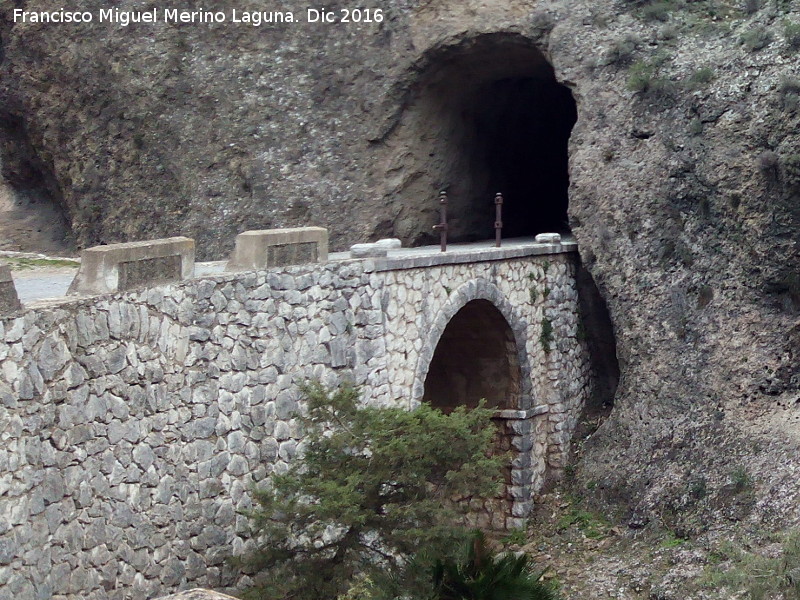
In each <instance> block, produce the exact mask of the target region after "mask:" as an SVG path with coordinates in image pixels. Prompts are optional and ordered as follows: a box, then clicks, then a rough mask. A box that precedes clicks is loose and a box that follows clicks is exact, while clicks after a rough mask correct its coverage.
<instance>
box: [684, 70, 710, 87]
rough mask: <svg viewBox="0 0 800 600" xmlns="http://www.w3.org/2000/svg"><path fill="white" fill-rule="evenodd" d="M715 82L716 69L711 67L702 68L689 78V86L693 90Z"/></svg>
mask: <svg viewBox="0 0 800 600" xmlns="http://www.w3.org/2000/svg"><path fill="white" fill-rule="evenodd" d="M713 80H714V69H712V68H711V67H701V68H699V69H697V71H695V72H694V73H692V74H691V76H690V77H689V85H690V86H691V87H693V88H698V87H701V86H703V85H705V84H707V83H711V82H712V81H713Z"/></svg>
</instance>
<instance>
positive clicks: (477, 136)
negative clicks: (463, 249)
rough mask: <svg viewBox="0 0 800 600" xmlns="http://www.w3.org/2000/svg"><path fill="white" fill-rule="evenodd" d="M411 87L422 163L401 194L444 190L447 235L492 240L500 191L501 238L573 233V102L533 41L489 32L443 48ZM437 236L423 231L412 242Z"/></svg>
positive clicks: (416, 143) (455, 238)
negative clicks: (420, 235)
mask: <svg viewBox="0 0 800 600" xmlns="http://www.w3.org/2000/svg"><path fill="white" fill-rule="evenodd" d="M414 92H415V94H416V98H417V100H416V102H415V103H414V107H413V108H412V113H414V114H415V117H414V118H415V119H416V121H415V124H414V126H413V127H412V135H414V134H415V135H416V140H409V141H408V143H409V144H410V145H412V146H413V147H414V148H415V149H414V151H413V153H414V154H415V155H416V157H417V160H418V165H420V166H421V168H420V173H419V176H418V177H415V176H410V177H408V178H407V181H409V182H411V183H410V184H409V185H408V186H407V188H406V189H405V190H403V192H404V193H408V192H410V193H413V194H421V195H422V196H425V197H431V196H432V195H433V194H434V193H435V192H434V190H438V189H444V190H446V191H447V193H448V225H449V227H448V229H449V239H451V240H452V241H454V242H468V241H475V240H483V239H488V238H492V237H494V196H495V194H496V193H497V192H500V193H502V194H503V197H504V205H503V238H511V237H528V236H533V235H535V234H537V233H544V232H558V233H562V234H568V233H569V218H568V204H569V138H570V135H571V133H572V129H573V127H574V125H575V123H576V121H577V106H576V103H575V100H574V98H573V96H572V92H571V91H570V89H569V87H567V86H566V85H564V84H562V83H559V82H558V80H557V79H556V75H555V71H554V69H553V67H552V65H551V64H550V63H549V62H548V60H547V59H546V57H545V56H544V55H543V54H542V52H541V51H540V50H539V49H538V48H536V46H535V45H534V44H533V43H532V42H531V41H530V40H528V39H527V38H525V37H524V36H520V35H517V34H508V33H503V34H491V35H485V36H481V37H479V38H477V39H473V40H469V41H465V42H464V43H462V44H460V45H458V46H454V47H448V48H446V49H442V50H441V51H440V52H439V54H438V55H435V56H432V57H431V58H430V63H429V66H428V67H427V69H425V70H424V71H423V75H422V76H421V77H420V79H419V80H418V83H417V86H416V88H415V89H414ZM434 208H435V207H434V206H433V205H431V206H430V208H429V209H428V210H430V211H431V212H434ZM432 218H433V219H435V215H432ZM398 233H399V234H400V235H401V236H402V235H403V234H404V232H403V231H399V232H398ZM434 238H435V236H434V235H433V233H432V232H427V234H426V235H425V239H416V240H414V241H415V243H423V242H424V243H432V242H433V241H434Z"/></svg>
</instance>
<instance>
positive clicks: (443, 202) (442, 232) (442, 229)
mask: <svg viewBox="0 0 800 600" xmlns="http://www.w3.org/2000/svg"><path fill="white" fill-rule="evenodd" d="M433 228H434V229H437V230H439V243H440V244H441V247H442V252H447V192H445V191H442V192H439V224H438V225H434V226H433Z"/></svg>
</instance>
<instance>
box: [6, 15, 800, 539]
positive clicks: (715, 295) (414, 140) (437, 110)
mask: <svg viewBox="0 0 800 600" xmlns="http://www.w3.org/2000/svg"><path fill="white" fill-rule="evenodd" d="M241 4H242V6H241V7H240V8H241V10H254V9H257V8H258V7H257V6H256V5H257V4H258V3H255V2H242V3H241ZM16 5H17V7H22V8H24V9H25V10H29V11H33V10H44V9H52V8H53V7H55V6H56V3H54V2H51V1H50V0H30V1H23V2H17V3H16ZM83 5H84V9H85V10H88V11H93V12H94V13H95V14H97V13H98V12H99V9H100V8H105V3H103V2H100V1H99V0H87V1H86V2H84V3H83ZM791 5H792V3H790V2H784V1H782V0H776V1H774V2H773V1H769V2H766V1H765V2H763V6H760V5H759V3H758V2H746V3H744V4H742V5H740V3H739V2H724V1H723V2H704V1H700V2H690V3H686V4H685V5H684V4H683V3H646V2H640V1H634V0H629V1H623V0H618V1H616V2H610V1H609V2H603V3H597V2H589V1H584V0H573V1H569V0H551V1H542V2H536V3H534V4H531V3H529V2H522V1H521V0H512V1H510V2H502V3H488V2H484V1H482V0H466V1H465V0H457V1H456V0H431V1H429V2H417V1H415V0H410V1H408V2H406V1H404V0H392V1H391V2H386V3H383V4H381V5H380V6H377V5H376V6H375V8H381V9H382V10H383V16H384V19H383V20H382V22H380V23H372V24H360V25H357V24H352V23H351V24H345V23H341V22H340V23H335V24H310V23H303V22H301V23H295V24H288V23H282V24H281V23H278V24H271V25H262V26H261V27H252V26H246V25H235V24H233V23H230V22H228V23H224V24H216V25H210V24H203V25H200V24H194V25H191V24H187V25H179V26H175V25H165V24H163V23H159V24H140V25H130V26H128V27H127V28H121V27H120V26H119V25H116V24H111V23H99V22H96V21H95V22H93V23H91V24H85V25H53V24H50V25H46V24H44V25H43V24H31V23H16V24H15V23H13V22H12V16H13V15H12V12H11V8H12V7H9V6H7V5H6V6H4V7H3V8H2V9H1V10H2V18H3V20H2V29H1V30H0V34H2V49H3V52H2V56H3V62H2V65H0V68H2V79H1V80H0V113H2V115H1V116H2V119H0V125H2V124H3V123H5V124H6V125H3V126H2V127H0V130H2V132H3V135H4V136H5V140H4V143H3V144H2V148H3V153H4V156H3V165H4V170H5V171H6V175H7V177H8V178H9V179H10V180H11V181H12V183H13V181H14V177H15V174H16V176H17V179H19V177H20V176H19V173H20V172H21V171H22V167H20V166H19V165H20V164H23V163H24V165H27V166H26V168H28V167H30V168H33V167H35V171H36V173H38V174H37V175H36V176H35V177H34V178H38V181H39V184H41V186H43V187H45V188H47V189H49V190H50V191H51V194H52V196H53V197H54V198H56V199H57V201H59V202H61V203H62V206H63V208H64V210H65V212H66V213H67V214H68V216H69V219H70V221H71V223H72V228H73V231H74V234H75V236H76V239H77V240H78V241H79V243H82V244H84V245H89V244H94V243H97V242H112V241H121V240H126V239H139V238H143V237H153V236H165V235H188V236H192V237H195V238H196V239H197V240H198V253H199V254H200V256H202V257H212V256H213V257H218V256H221V255H222V254H223V253H225V252H227V250H228V249H229V248H230V247H231V245H232V243H233V239H234V235H235V234H236V233H238V232H240V231H243V230H245V229H252V228H265V227H278V226H293V225H305V224H310V225H321V226H326V227H329V228H330V229H331V232H332V238H331V239H332V246H333V247H334V248H335V249H336V248H337V247H338V248H341V247H342V246H344V245H346V244H349V243H353V242H356V241H364V240H365V239H366V238H377V237H385V236H389V235H392V236H397V237H401V238H403V239H404V241H406V242H413V243H419V242H423V241H426V240H429V239H431V236H430V233H431V230H430V227H431V225H433V224H434V223H435V222H436V219H437V216H436V215H437V212H436V211H437V206H436V203H435V197H436V193H437V192H438V190H439V189H440V188H446V189H447V190H448V192H449V194H450V198H451V201H450V202H451V204H450V207H449V208H450V211H451V215H452V219H453V220H452V234H453V236H454V237H455V238H456V239H473V238H479V237H489V235H490V231H491V227H492V222H493V214H492V211H493V206H492V203H491V199H492V196H493V194H494V192H496V191H498V189H499V190H500V191H504V192H506V193H507V213H506V215H507V217H506V223H507V226H508V232H509V233H511V234H514V235H524V234H532V233H536V232H538V231H542V230H554V229H565V228H567V227H569V228H571V230H572V232H573V233H574V234H575V236H576V238H577V240H578V242H579V245H580V248H581V255H582V257H583V260H584V264H585V266H586V267H587V269H588V271H589V272H590V273H591V275H592V276H593V278H594V281H595V282H596V284H597V287H598V289H599V290H600V293H601V295H602V296H603V298H604V299H605V302H606V304H607V306H608V309H609V313H610V316H611V320H612V323H613V328H614V332H615V336H616V343H617V352H618V359H619V363H620V370H621V379H620V385H619V387H618V389H617V393H616V399H615V403H614V409H613V411H612V412H611V415H610V418H609V419H608V420H607V421H605V423H604V424H603V425H602V426H601V427H600V429H599V430H598V431H597V433H595V434H594V435H593V436H592V437H591V439H590V440H589V441H588V442H587V443H586V444H584V445H583V446H582V447H581V459H580V462H579V463H578V468H577V474H578V478H579V482H581V484H582V485H586V486H587V488H590V489H591V490H592V492H591V494H592V495H593V496H594V497H595V499H596V500H597V501H600V502H604V501H608V502H609V503H611V504H613V505H614V506H616V507H620V506H621V507H623V509H624V510H623V513H624V515H625V517H626V518H629V519H630V520H631V523H632V524H633V525H637V524H640V523H643V522H644V521H646V520H647V519H650V518H653V517H654V516H655V515H660V518H661V519H662V520H665V521H669V522H670V523H669V524H670V525H671V526H675V527H684V528H689V529H692V528H696V527H701V526H703V525H699V524H698V523H701V522H702V523H706V524H707V523H708V522H710V521H711V520H713V519H707V518H705V517H703V518H702V519H701V518H698V517H697V515H706V514H707V515H710V516H712V517H714V518H722V519H724V518H728V519H742V518H745V517H746V516H748V515H749V516H750V517H749V518H752V519H755V520H761V521H765V522H767V523H769V524H777V523H778V522H793V521H795V520H797V519H798V517H800V515H798V513H797V507H798V506H799V505H798V503H797V500H798V497H797V495H798V493H797V489H796V486H795V485H794V481H795V478H794V475H793V467H791V464H792V462H793V461H794V460H795V459H796V458H798V448H799V445H798V441H800V440H799V433H800V432H798V428H797V426H796V422H797V421H796V420H797V418H798V416H800V412H798V411H799V410H800V408H798V407H797V400H798V399H799V398H800V396H799V394H800V358H798V353H800V325H798V317H797V315H798V309H799V308H800V275H798V273H800V246H799V245H798V232H800V134H799V133H798V132H799V131H800V72H798V67H797V65H798V64H800V62H799V61H798V57H800V53H798V47H800V33H798V28H799V27H798V25H797V23H800V12H798V10H797V8H794V9H792V8H791ZM118 7H119V8H120V9H124V10H144V9H147V8H152V6H151V5H150V4H149V3H146V2H137V1H133V0H124V1H123V2H120V3H118ZM305 8H306V5H305V4H303V3H300V2H287V3H285V9H286V10H294V11H295V13H296V15H297V17H298V18H299V19H300V20H301V21H305V19H306V15H305ZM327 8H328V9H330V10H334V11H337V12H338V11H339V10H340V9H341V8H354V7H353V6H349V5H348V6H345V5H340V4H331V5H329V6H327ZM22 151H24V152H25V153H27V158H25V157H23V159H20V158H19V156H20V155H19V153H20V152H22ZM15 156H16V157H17V158H16V159H15V158H14V157H15ZM21 161H22V162H21ZM15 165H17V166H15ZM567 173H568V179H567ZM28 177H29V178H30V177H33V175H31V174H30V173H28ZM567 185H568V186H569V187H568V193H567ZM567 221H568V222H567ZM592 333H593V332H592V331H589V334H590V335H592ZM743 473H744V474H746V475H747V476H748V478H749V479H750V480H752V483H750V484H749V487H748V490H747V491H746V493H743V494H742V493H731V485H733V484H734V483H735V481H734V480H737V481H738V480H741V479H742V477H741V475H742V474H743ZM700 489H702V490H703V493H702V494H700V493H694V491H695V490H700ZM587 493H588V492H587ZM687 515H689V516H687Z"/></svg>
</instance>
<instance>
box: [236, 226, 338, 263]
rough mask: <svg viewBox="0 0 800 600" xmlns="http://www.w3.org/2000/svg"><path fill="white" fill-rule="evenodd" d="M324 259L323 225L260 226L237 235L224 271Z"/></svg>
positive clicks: (326, 247) (325, 253)
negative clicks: (291, 227)
mask: <svg viewBox="0 0 800 600" xmlns="http://www.w3.org/2000/svg"><path fill="white" fill-rule="evenodd" d="M327 260H328V230H327V229H325V228H324V227H296V228H293V229H261V230H255V231H245V232H244V233H240V234H239V235H237V236H236V248H234V250H233V254H232V255H231V258H230V260H229V261H228V265H227V267H226V268H225V270H226V271H255V270H258V269H268V268H270V267H282V266H287V265H301V264H308V263H317V262H326V261H327Z"/></svg>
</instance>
